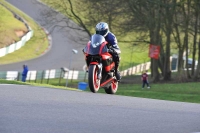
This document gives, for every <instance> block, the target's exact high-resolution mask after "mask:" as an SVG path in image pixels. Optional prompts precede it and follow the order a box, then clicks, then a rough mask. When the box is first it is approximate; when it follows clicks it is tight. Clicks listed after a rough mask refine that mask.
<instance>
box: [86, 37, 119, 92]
mask: <svg viewBox="0 0 200 133" xmlns="http://www.w3.org/2000/svg"><path fill="white" fill-rule="evenodd" d="M111 50H112V52H113V49H111V46H109V44H108V42H107V41H106V40H105V38H104V37H103V36H101V35H98V34H94V35H92V37H91V40H90V41H89V42H88V44H87V45H86V47H85V48H84V49H83V53H84V55H85V61H86V64H87V67H88V84H89V88H90V90H91V92H93V93H96V92H98V90H99V88H100V87H101V88H104V90H105V92H106V93H107V94H115V93H116V92H117V89H118V81H117V79H116V76H115V63H114V61H113V58H112V55H111V53H110V52H111Z"/></svg>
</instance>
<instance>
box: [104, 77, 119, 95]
mask: <svg viewBox="0 0 200 133" xmlns="http://www.w3.org/2000/svg"><path fill="white" fill-rule="evenodd" d="M117 89H118V82H117V80H113V81H112V82H111V84H110V86H109V87H108V88H104V90H105V92H106V93H107V94H115V93H116V92H117Z"/></svg>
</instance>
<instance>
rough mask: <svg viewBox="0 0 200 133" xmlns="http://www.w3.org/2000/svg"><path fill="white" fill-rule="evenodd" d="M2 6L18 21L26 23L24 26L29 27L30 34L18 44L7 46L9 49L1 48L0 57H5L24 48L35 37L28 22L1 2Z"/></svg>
mask: <svg viewBox="0 0 200 133" xmlns="http://www.w3.org/2000/svg"><path fill="white" fill-rule="evenodd" d="M0 4H1V5H2V6H4V7H5V8H7V9H8V10H9V11H10V12H12V13H13V15H14V17H15V18H16V19H18V20H20V21H22V22H23V23H24V25H25V26H26V27H27V29H28V32H27V33H26V34H25V35H24V36H23V37H22V38H21V40H20V41H18V42H16V43H13V44H11V45H9V46H7V47H4V48H1V49H0V57H3V56H5V55H7V54H9V53H12V52H14V51H16V50H18V49H20V48H21V47H22V46H24V45H25V43H26V42H27V41H29V40H30V38H31V37H32V36H33V30H32V29H31V27H30V26H28V24H27V23H26V21H25V20H24V19H23V18H21V17H20V16H19V15H17V14H16V13H15V12H13V11H12V10H10V9H9V8H8V7H6V6H5V5H3V4H2V3H1V2H0Z"/></svg>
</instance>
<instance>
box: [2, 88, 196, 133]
mask: <svg viewBox="0 0 200 133" xmlns="http://www.w3.org/2000/svg"><path fill="white" fill-rule="evenodd" d="M0 132H1V133H197V132H200V104H193V103H183V102H173V101H163V100H153V99H145V98H134V97H126V96H117V95H107V94H99V93H97V94H93V93H91V92H79V91H70V90H59V89H50V88H42V87H33V86H22V85H0Z"/></svg>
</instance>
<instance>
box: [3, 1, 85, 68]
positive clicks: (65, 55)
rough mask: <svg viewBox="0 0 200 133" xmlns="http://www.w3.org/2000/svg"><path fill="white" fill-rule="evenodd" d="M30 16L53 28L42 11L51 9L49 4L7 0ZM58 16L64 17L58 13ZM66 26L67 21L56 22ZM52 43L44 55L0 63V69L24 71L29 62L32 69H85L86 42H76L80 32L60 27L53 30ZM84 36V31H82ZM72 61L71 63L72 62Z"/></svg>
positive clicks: (48, 28)
mask: <svg viewBox="0 0 200 133" xmlns="http://www.w3.org/2000/svg"><path fill="white" fill-rule="evenodd" d="M6 1H7V2H9V3H11V4H12V5H14V6H15V7H17V8H18V9H20V10H21V11H23V12H24V13H26V14H27V15H28V16H30V17H31V18H33V19H34V20H35V21H36V22H37V23H38V24H40V25H42V26H43V27H44V28H45V29H47V30H48V31H50V30H51V29H52V28H51V27H50V26H49V25H47V23H49V22H45V21H47V20H46V19H45V18H44V17H43V16H42V14H41V13H42V12H44V11H46V10H49V9H50V8H48V7H47V6H45V5H43V4H40V3H39V2H38V1H37V0H6ZM57 18H63V16H62V15H57ZM56 24H57V25H62V26H64V25H65V23H56ZM50 35H51V37H52V45H51V49H50V50H49V51H48V52H47V53H45V54H44V55H43V56H41V57H39V58H36V59H32V60H28V61H23V62H18V63H14V64H8V65H0V71H7V70H16V71H22V65H23V64H27V65H28V66H29V69H30V70H47V69H60V68H61V67H67V68H68V67H70V68H74V69H75V70H83V66H84V64H85V61H84V57H83V53H82V49H83V48H84V46H85V45H86V43H87V42H86V41H85V42H80V41H79V43H78V42H76V41H77V40H78V36H80V34H79V33H78V32H74V30H71V29H69V28H66V27H65V29H63V30H59V29H58V28H57V29H55V30H53V32H51V34H50ZM81 35H82V36H84V35H85V34H84V33H81ZM72 49H76V50H78V54H74V53H73V52H72ZM70 62H71V63H70Z"/></svg>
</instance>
